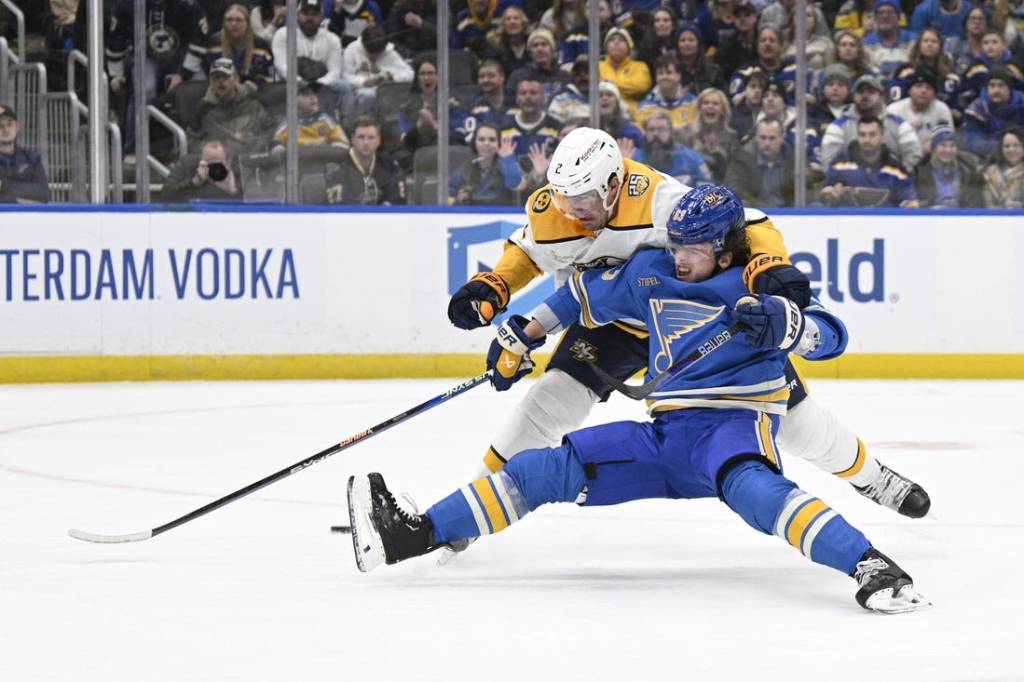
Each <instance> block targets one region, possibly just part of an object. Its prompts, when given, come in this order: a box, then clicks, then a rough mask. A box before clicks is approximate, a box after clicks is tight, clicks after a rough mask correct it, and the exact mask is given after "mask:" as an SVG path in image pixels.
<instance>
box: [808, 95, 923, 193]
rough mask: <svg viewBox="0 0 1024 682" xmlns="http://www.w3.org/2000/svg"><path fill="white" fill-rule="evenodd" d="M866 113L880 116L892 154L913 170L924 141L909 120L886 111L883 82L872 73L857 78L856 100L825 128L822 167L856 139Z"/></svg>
mask: <svg viewBox="0 0 1024 682" xmlns="http://www.w3.org/2000/svg"><path fill="white" fill-rule="evenodd" d="M863 117H872V118H879V120H880V121H881V123H882V128H883V133H884V135H883V141H884V142H885V147H886V148H887V149H888V150H889V156H890V157H891V159H892V160H894V161H895V162H896V163H898V164H900V166H902V168H903V169H904V171H906V172H908V173H912V172H913V170H914V167H915V166H916V165H917V164H918V163H919V162H920V161H921V157H922V153H921V141H920V140H919V139H918V137H917V133H916V132H914V128H913V127H912V126H911V125H910V124H909V123H907V122H906V121H904V120H903V119H902V118H899V117H898V116H894V115H892V114H887V113H885V99H884V97H883V95H882V82H881V81H880V80H879V78H878V76H872V75H864V76H861V77H860V78H858V79H857V82H856V83H855V84H854V86H853V104H850V105H849V106H847V107H846V109H845V110H844V111H843V115H842V116H840V117H839V118H837V119H836V120H835V121H833V122H832V123H830V124H829V125H828V126H827V127H826V128H825V134H824V135H823V136H822V140H821V147H820V149H819V157H818V158H819V161H820V162H821V165H822V168H825V169H827V168H828V167H829V165H831V164H832V162H833V161H835V159H836V158H837V157H838V156H839V155H840V154H842V153H843V150H844V149H846V148H847V147H848V146H849V145H850V143H852V142H854V141H855V140H856V139H857V121H859V120H860V119H861V118H863Z"/></svg>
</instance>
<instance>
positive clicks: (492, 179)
mask: <svg viewBox="0 0 1024 682" xmlns="http://www.w3.org/2000/svg"><path fill="white" fill-rule="evenodd" d="M471 146H472V148H473V153H474V155H475V156H474V158H472V159H470V160H469V161H467V162H466V163H464V164H463V165H462V166H461V167H460V168H457V169H456V170H455V172H454V173H452V177H451V180H450V182H449V201H450V202H451V203H455V204H470V205H475V206H481V205H491V206H510V205H512V204H515V203H516V200H517V199H518V195H517V194H516V190H517V189H518V188H519V186H520V185H521V184H522V182H523V172H522V169H520V167H519V160H518V159H517V158H516V146H515V142H514V141H513V140H512V138H510V137H502V138H500V140H499V131H498V126H496V125H495V124H493V123H481V124H480V125H478V126H477V128H476V130H475V131H474V132H473V141H472V145H471Z"/></svg>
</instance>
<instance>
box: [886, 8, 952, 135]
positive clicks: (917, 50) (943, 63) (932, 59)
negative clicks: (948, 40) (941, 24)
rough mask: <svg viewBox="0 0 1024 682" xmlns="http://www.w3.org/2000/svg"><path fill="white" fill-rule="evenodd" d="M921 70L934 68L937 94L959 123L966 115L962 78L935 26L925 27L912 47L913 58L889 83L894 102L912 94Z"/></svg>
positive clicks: (911, 56) (911, 54)
mask: <svg viewBox="0 0 1024 682" xmlns="http://www.w3.org/2000/svg"><path fill="white" fill-rule="evenodd" d="M920 69H927V70H931V71H933V72H934V73H935V74H936V76H937V80H936V84H937V87H936V89H935V96H936V97H937V98H939V100H941V101H942V102H943V103H945V104H946V106H948V107H949V109H950V112H951V113H952V114H953V122H954V123H958V122H959V120H960V117H961V116H962V113H963V112H962V109H963V105H962V104H961V102H960V98H961V96H962V95H963V94H964V93H963V87H962V80H961V78H960V74H958V73H957V72H956V71H955V69H954V65H953V58H952V57H951V56H950V55H949V54H948V53H947V52H945V51H944V50H943V49H942V34H940V33H939V32H938V30H937V29H934V28H924V29H922V31H921V33H920V34H919V35H918V36H917V40H916V41H914V46H913V47H912V48H910V61H908V62H907V63H906V64H901V65H900V66H898V67H897V68H896V71H894V72H893V77H892V79H891V80H889V82H888V83H887V86H888V88H889V96H890V97H891V98H892V99H893V101H896V100H901V99H903V98H905V97H909V96H910V82H909V80H910V78H911V76H913V75H914V73H915V72H916V71H918V70H920Z"/></svg>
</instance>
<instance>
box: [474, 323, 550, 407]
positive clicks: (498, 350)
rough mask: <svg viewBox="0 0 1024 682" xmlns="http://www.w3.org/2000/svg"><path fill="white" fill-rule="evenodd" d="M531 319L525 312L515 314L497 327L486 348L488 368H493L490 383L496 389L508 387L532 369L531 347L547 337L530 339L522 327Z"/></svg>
mask: <svg viewBox="0 0 1024 682" xmlns="http://www.w3.org/2000/svg"><path fill="white" fill-rule="evenodd" d="M528 322H529V320H527V319H526V318H525V317H523V316H522V315H513V316H511V317H509V318H508V319H507V320H505V323H504V324H503V325H501V326H500V327H498V334H497V336H496V337H495V339H494V340H493V341H491V347H490V348H489V349H488V350H487V369H490V370H493V374H491V384H492V385H493V386H494V388H495V390H498V391H507V390H508V389H510V388H511V387H512V384H514V383H516V382H517V381H519V380H520V379H522V378H523V377H524V376H526V375H527V374H529V373H530V372H532V371H533V360H531V359H530V351H532V350H534V349H535V348H540V347H541V346H543V345H544V338H540V339H537V340H536V341H533V340H531V339H530V338H529V337H528V336H527V335H526V333H525V332H524V331H523V327H525V326H526V324H527V323H528Z"/></svg>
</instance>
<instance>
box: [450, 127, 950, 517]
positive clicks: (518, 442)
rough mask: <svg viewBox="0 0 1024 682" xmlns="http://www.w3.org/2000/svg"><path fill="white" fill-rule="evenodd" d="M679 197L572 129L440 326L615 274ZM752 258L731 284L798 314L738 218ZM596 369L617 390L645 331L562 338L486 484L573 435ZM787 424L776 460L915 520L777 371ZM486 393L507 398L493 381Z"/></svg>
mask: <svg viewBox="0 0 1024 682" xmlns="http://www.w3.org/2000/svg"><path fill="white" fill-rule="evenodd" d="M690 190H691V188H690V187H687V186H686V185H683V184H681V183H678V182H676V181H675V180H673V179H671V178H668V177H667V176H665V175H663V174H661V173H659V172H658V171H656V170H655V169H653V168H651V167H649V166H646V165H644V164H641V163H637V162H635V161H632V160H631V159H623V157H622V155H621V153H620V151H619V148H618V145H617V144H616V143H615V140H614V139H612V137H611V136H610V135H608V134H607V133H605V132H603V131H601V130H596V129H593V128H577V129H576V130H574V131H572V132H571V133H569V135H567V136H566V137H565V139H564V140H562V142H561V143H560V144H559V146H558V147H557V148H556V149H555V152H554V154H553V156H552V158H551V164H550V166H549V168H548V185H546V186H544V187H542V188H540V189H539V190H537V191H536V192H534V193H533V194H532V195H531V196H530V198H529V199H528V200H527V203H526V213H527V223H526V225H524V226H523V227H522V228H521V229H520V230H517V231H516V232H515V233H514V234H513V235H512V237H510V238H509V240H508V242H507V243H506V245H505V251H504V253H503V254H502V257H501V259H500V260H499V261H498V264H497V265H496V266H495V268H494V270H493V271H491V272H481V273H478V274H477V275H475V276H474V277H473V278H472V279H470V281H469V282H467V283H466V284H465V285H464V286H463V287H462V288H461V289H459V290H458V291H457V292H456V293H455V295H454V296H453V297H452V299H451V301H450V302H449V306H448V317H449V319H450V320H451V322H452V323H453V324H454V325H455V326H457V327H459V328H461V329H474V328H478V327H483V326H486V325H488V324H489V323H490V322H491V320H492V319H493V318H494V316H495V315H496V314H498V313H500V312H502V311H504V310H505V308H506V306H507V305H508V302H509V299H510V297H511V296H512V295H513V294H514V293H515V292H516V291H518V290H520V289H522V288H523V287H524V286H525V285H526V284H527V283H528V282H529V281H530V280H532V279H533V278H534V277H537V276H540V275H541V274H543V273H550V274H553V275H554V277H555V283H556V286H558V285H561V284H562V283H563V282H565V281H566V280H567V279H568V278H569V277H570V276H571V275H572V274H573V273H574V272H577V271H584V270H587V269H590V268H595V267H607V266H614V265H617V264H620V263H623V262H625V261H626V260H627V259H628V258H629V257H630V256H631V255H632V254H633V252H634V251H636V250H638V249H641V248H644V247H651V246H654V247H664V246H665V245H666V243H667V238H666V230H665V226H666V224H667V222H668V219H669V214H670V212H671V211H672V210H673V208H674V207H675V205H676V204H677V202H678V201H679V199H680V198H682V197H683V196H684V195H686V194H687V193H688V192H690ZM746 219H747V234H748V237H749V239H750V245H751V253H752V257H751V260H750V263H749V265H747V267H746V268H745V269H744V273H743V280H744V283H745V284H746V286H747V287H748V288H749V289H750V291H751V292H752V293H755V294H769V295H781V296H784V297H786V298H789V299H791V300H793V301H794V302H796V303H797V304H798V305H800V306H801V307H803V306H806V305H807V304H808V303H809V301H810V285H809V282H808V280H807V278H806V276H804V275H803V273H802V272H800V270H798V269H797V268H796V267H795V266H793V265H792V263H791V262H790V261H789V257H788V252H787V251H786V248H785V244H784V243H783V240H782V235H781V234H780V233H779V232H778V230H777V229H776V228H775V226H774V225H773V223H772V221H771V220H770V219H769V218H768V217H767V216H766V215H764V214H763V213H761V212H760V211H756V210H750V209H748V210H747V211H746ZM588 359H589V360H596V363H597V364H598V365H599V366H600V367H601V368H602V369H603V370H604V371H605V372H607V373H608V374H610V375H612V376H614V377H615V378H617V379H620V380H625V379H627V378H628V377H630V376H632V375H633V374H635V373H636V372H637V371H638V370H640V369H642V368H643V367H644V366H645V364H646V360H647V331H646V329H644V328H643V327H642V326H641V325H636V326H631V325H629V324H627V323H625V322H615V323H613V324H609V325H605V326H602V327H597V328H595V329H587V328H586V327H584V326H582V325H579V324H574V325H572V326H570V327H569V328H568V329H567V330H566V332H565V334H564V335H563V336H562V338H561V340H560V341H559V344H558V346H557V347H556V348H555V350H554V351H553V353H552V357H551V361H550V363H549V365H548V368H547V371H546V372H545V373H544V375H543V376H542V377H541V378H540V379H539V380H538V381H537V382H535V383H534V385H533V386H532V387H531V388H530V390H529V392H528V393H527V395H526V397H525V398H524V399H523V400H522V402H521V403H520V404H519V405H518V406H517V407H516V408H515V410H514V412H513V413H512V414H511V415H509V417H508V419H507V420H506V422H505V424H504V426H503V427H502V428H501V429H500V430H499V432H498V434H497V435H496V436H495V438H494V440H493V441H492V443H491V446H490V448H489V449H488V451H487V453H486V455H485V457H484V464H485V465H486V468H487V470H488V471H490V472H496V471H498V470H500V469H501V467H502V466H504V463H505V461H506V459H507V458H508V457H511V456H512V455H513V454H515V453H517V452H521V451H523V450H527V449H532V448H539V447H548V446H552V445H555V444H557V443H559V442H560V440H561V438H562V437H563V436H564V435H565V434H566V433H569V432H570V431H572V430H574V429H577V428H579V427H580V425H581V424H582V423H583V421H584V419H585V418H586V416H587V415H588V414H589V412H590V410H591V408H592V407H593V406H594V404H596V403H597V402H599V401H603V400H606V399H607V397H608V395H609V394H610V389H609V388H608V387H607V386H606V385H605V384H604V382H602V381H601V380H600V379H599V378H598V377H597V376H596V375H595V374H594V373H593V372H592V371H591V370H590V368H589V366H588V364H587V362H586V360H588ZM786 376H787V379H788V381H789V385H790V399H789V412H788V414H787V416H786V417H785V418H784V419H783V420H782V426H781V429H780V431H779V436H778V442H779V445H780V446H781V447H782V449H783V450H784V451H786V452H788V453H790V454H792V455H796V456H799V457H801V458H803V459H806V460H808V461H810V462H812V463H814V464H815V465H817V466H818V467H820V468H821V469H823V470H825V471H827V472H830V473H832V474H834V475H836V476H838V477H840V478H841V479H843V480H846V481H847V482H849V483H851V484H852V485H853V486H854V488H855V489H856V490H857V491H858V492H859V493H860V494H862V495H864V496H866V497H868V498H869V499H872V500H874V501H875V502H877V503H879V504H881V505H883V506H886V507H888V508H890V509H893V510H895V511H897V512H899V513H900V514H903V515H905V516H908V517H911V518H920V517H922V516H924V515H925V514H927V512H928V509H929V507H930V504H931V502H930V499H929V497H928V494H927V493H926V492H925V491H924V489H923V488H922V487H921V486H920V485H918V484H916V483H914V482H912V481H910V480H909V479H907V478H905V477H903V476H901V475H900V474H898V473H896V472H894V471H893V470H891V469H889V468H888V467H886V466H885V465H883V464H881V463H880V462H878V460H876V459H875V458H874V457H873V456H872V455H871V454H870V453H868V452H867V450H866V449H865V447H864V444H863V442H861V440H860V439H859V438H858V437H857V436H856V434H855V433H854V432H853V431H852V430H850V429H849V428H848V427H846V426H845V425H843V424H842V423H841V422H839V420H838V419H837V418H836V417H835V416H834V415H833V414H832V413H831V412H829V411H828V410H827V409H826V408H825V407H824V406H823V405H821V404H820V403H818V402H817V401H816V400H814V399H813V398H812V397H810V396H809V395H808V394H807V389H806V386H805V384H804V381H803V379H802V378H801V377H800V375H799V374H798V373H797V371H796V370H795V368H794V367H793V365H792V364H791V363H790V364H788V365H787V369H786ZM494 383H495V386H496V388H498V390H504V389H506V388H508V385H509V382H504V381H503V380H502V379H501V377H495V380H494Z"/></svg>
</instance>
